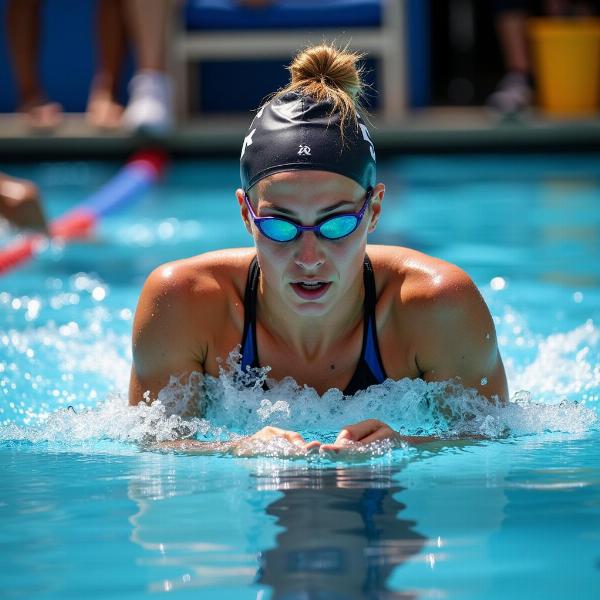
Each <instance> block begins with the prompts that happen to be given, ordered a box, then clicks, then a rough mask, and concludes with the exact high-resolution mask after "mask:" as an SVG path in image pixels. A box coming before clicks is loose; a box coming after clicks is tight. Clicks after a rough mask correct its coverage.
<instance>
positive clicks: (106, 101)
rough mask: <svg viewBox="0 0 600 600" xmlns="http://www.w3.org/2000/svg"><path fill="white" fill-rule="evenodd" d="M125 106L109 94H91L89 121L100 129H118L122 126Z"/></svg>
mask: <svg viewBox="0 0 600 600" xmlns="http://www.w3.org/2000/svg"><path fill="white" fill-rule="evenodd" d="M122 116H123V106H121V105H120V104H119V103H118V102H116V101H115V100H114V98H113V96H112V94H110V93H109V92H107V91H105V90H95V91H92V92H91V93H90V97H89V100H88V105H87V117H86V118H87V121H88V123H89V124H90V125H91V126H92V127H96V128H98V129H118V128H119V127H120V126H121V118H122Z"/></svg>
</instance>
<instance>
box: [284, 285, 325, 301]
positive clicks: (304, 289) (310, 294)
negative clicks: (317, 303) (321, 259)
mask: <svg viewBox="0 0 600 600" xmlns="http://www.w3.org/2000/svg"><path fill="white" fill-rule="evenodd" d="M291 285H292V288H293V289H294V291H295V292H296V294H298V296H300V297H301V298H304V299H306V300H316V299H317V298H320V297H321V296H323V294H325V292H327V290H328V289H329V287H330V286H331V282H330V281H294V282H293V283H292V284H291Z"/></svg>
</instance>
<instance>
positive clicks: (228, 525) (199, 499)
mask: <svg viewBox="0 0 600 600" xmlns="http://www.w3.org/2000/svg"><path fill="white" fill-rule="evenodd" d="M172 458H175V457H172ZM181 458H182V457H178V469H176V470H175V469H171V468H169V466H168V464H165V461H167V462H168V461H169V457H157V456H152V455H147V456H146V457H144V459H143V462H144V463H145V465H146V468H145V469H144V470H143V472H140V473H139V474H138V476H137V477H135V478H133V479H131V480H130V482H129V486H128V487H129V493H128V496H129V498H130V499H132V500H134V501H135V502H136V504H137V506H138V510H137V511H136V513H135V514H134V515H132V516H131V518H130V523H131V526H132V531H131V535H130V540H131V541H132V542H134V543H135V545H136V546H138V547H140V548H142V549H143V550H144V554H145V556H144V557H143V558H142V559H141V561H139V562H138V566H141V567H144V568H150V569H151V570H152V572H153V574H154V577H153V578H152V579H153V581H152V582H151V583H149V585H148V590H149V591H151V592H169V591H175V590H180V591H183V590H185V589H187V590H189V591H190V592H193V593H204V592H209V590H210V593H213V594H216V591H217V590H220V591H219V594H220V596H219V597H220V598H221V597H223V598H225V597H227V598H229V597H231V598H241V597H243V598H259V599H266V598H271V599H273V600H276V599H286V600H290V599H300V598H301V599H303V600H312V599H315V600H317V599H319V600H334V599H340V600H341V599H344V600H352V599H354V598H356V599H358V598H361V599H363V598H367V599H375V598H377V599H385V598H415V597H416V594H415V593H414V592H412V591H411V590H407V591H391V590H388V589H387V588H386V582H387V580H388V579H389V577H390V575H391V573H392V570H393V569H394V568H395V567H397V566H399V565H401V564H403V563H404V562H406V561H407V560H408V559H409V558H410V557H412V556H414V555H415V554H417V553H419V552H420V550H421V548H422V547H423V544H424V542H425V538H424V537H423V536H422V535H421V534H420V533H418V532H417V531H416V530H415V525H416V524H415V522H414V521H411V520H407V519H402V511H403V510H404V509H405V508H406V507H405V505H404V504H402V503H401V502H399V501H398V500H396V499H395V496H396V495H397V493H398V492H401V491H402V490H403V488H402V487H400V486H399V485H398V484H397V482H396V481H395V480H397V477H395V475H396V474H397V473H398V472H399V471H400V467H399V466H396V467H394V468H392V467H391V466H389V465H383V464H372V465H369V466H360V465H353V466H351V467H348V466H341V465H337V466H331V465H327V464H323V465H319V466H315V465H309V464H306V463H302V464H300V463H297V464H296V465H294V466H290V463H287V462H277V461H272V460H267V459H265V460H261V459H259V460H251V461H232V460H231V459H229V460H227V461H223V459H208V460H195V461H186V462H187V464H188V465H189V466H190V468H191V471H189V472H187V474H186V471H188V469H187V468H181V467H182V465H183V463H182V462H181ZM192 458H193V457H192ZM184 460H185V459H184ZM399 513H400V516H399ZM159 574H160V575H159ZM156 575H158V578H157V577H156ZM200 590H203V591H202V592H200ZM248 593H250V596H248ZM221 594H224V595H221ZM194 597H195V596H194ZM202 597H204V596H202ZM211 597H216V596H211Z"/></svg>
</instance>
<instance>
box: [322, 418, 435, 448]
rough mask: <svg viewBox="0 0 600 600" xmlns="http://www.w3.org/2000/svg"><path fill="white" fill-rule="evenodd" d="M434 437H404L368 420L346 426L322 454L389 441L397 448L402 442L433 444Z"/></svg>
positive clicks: (381, 424) (384, 424)
mask: <svg viewBox="0 0 600 600" xmlns="http://www.w3.org/2000/svg"><path fill="white" fill-rule="evenodd" d="M435 439H436V438H434V437H430V436H427V437H419V436H402V435H400V434H399V433H398V432H397V431H394V430H393V429H392V428H391V427H390V426H389V425H387V424H386V423H384V422H383V421H378V420H377V419H367V420H366V421H360V422H359V423H355V424H354V425H346V427H344V428H343V429H342V430H341V431H340V433H339V434H338V436H337V438H336V440H335V442H333V444H322V445H321V448H320V451H321V452H334V453H339V452H341V451H342V450H348V449H349V448H350V447H352V446H354V445H356V444H360V445H363V444H371V443H373V442H381V441H384V440H389V441H390V442H392V443H393V444H394V445H395V446H396V445H397V446H400V445H401V443H402V442H404V443H408V444H424V443H427V442H432V441H434V440H435Z"/></svg>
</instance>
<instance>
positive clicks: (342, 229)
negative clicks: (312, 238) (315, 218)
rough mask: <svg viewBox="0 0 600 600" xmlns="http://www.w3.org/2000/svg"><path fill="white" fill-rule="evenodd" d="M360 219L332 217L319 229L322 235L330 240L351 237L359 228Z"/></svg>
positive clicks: (352, 216) (349, 216) (348, 216)
mask: <svg viewBox="0 0 600 600" xmlns="http://www.w3.org/2000/svg"><path fill="white" fill-rule="evenodd" d="M357 225H358V219H357V218H356V217H355V216H354V215H346V216H343V217H332V218H331V219H328V220H327V221H325V222H324V223H322V224H321V227H320V229H319V231H320V233H321V235H322V236H323V237H325V238H327V239H330V240H337V239H339V238H343V237H346V236H347V235H350V234H351V233H352V232H353V231H354V230H355V229H356V227H357Z"/></svg>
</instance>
